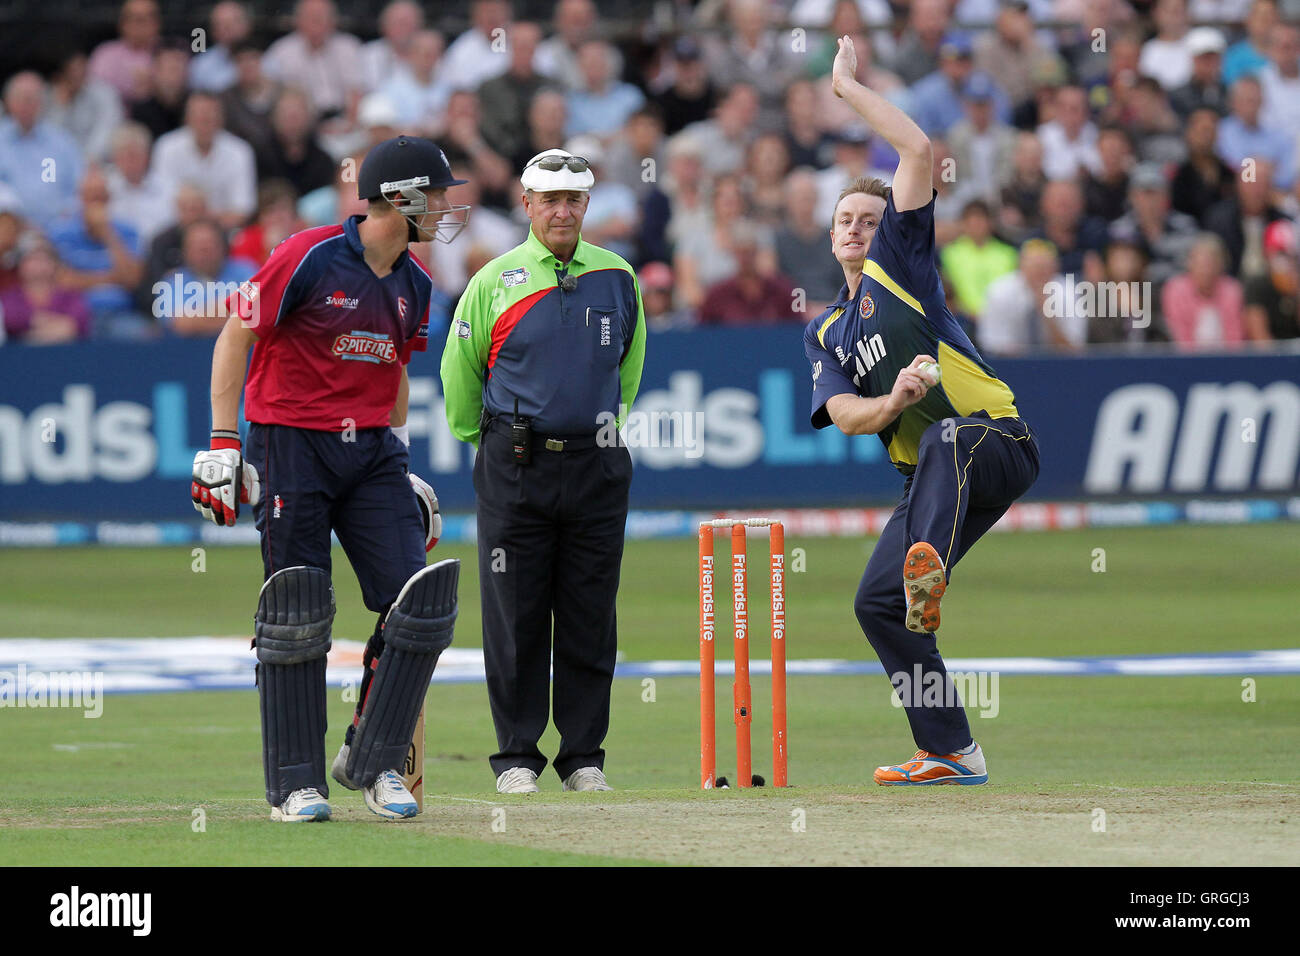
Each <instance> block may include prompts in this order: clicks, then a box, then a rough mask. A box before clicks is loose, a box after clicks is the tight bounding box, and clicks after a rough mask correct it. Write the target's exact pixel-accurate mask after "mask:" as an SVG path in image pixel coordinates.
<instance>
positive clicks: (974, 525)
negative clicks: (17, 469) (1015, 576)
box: [853, 413, 1039, 754]
mask: <svg viewBox="0 0 1300 956" xmlns="http://www.w3.org/2000/svg"><path fill="white" fill-rule="evenodd" d="M1038 466H1039V453H1038V442H1037V440H1036V439H1035V438H1034V435H1033V432H1032V431H1030V429H1029V426H1028V425H1027V424H1026V423H1025V422H1024V420H1023V419H1020V418H996V419H994V418H989V417H988V416H987V415H985V414H983V413H976V414H975V415H973V416H970V417H966V418H951V419H945V420H944V421H939V422H935V423H934V424H933V425H931V426H930V427H929V428H927V429H926V430H925V432H924V434H923V435H922V436H921V444H920V452H919V455H918V457H917V465H916V470H915V472H913V474H912V475H910V476H909V477H908V479H907V483H906V484H905V485H904V486H903V497H902V499H901V500H900V501H899V503H898V506H897V507H896V508H895V509H894V513H893V514H892V515H891V516H890V518H889V523H888V524H887V525H885V530H884V531H883V532H882V533H881V535H880V540H879V541H878V542H876V547H875V550H874V551H873V552H872V553H871V558H870V560H869V561H868V562H867V569H866V571H865V572H864V574H863V575H862V583H861V584H860V585H859V586H858V593H857V596H856V597H855V599H854V602H853V608H854V611H855V612H856V613H857V617H858V623H859V624H861V625H862V630H863V632H864V633H865V634H866V636H867V640H868V641H870V642H871V646H872V647H873V648H874V649H875V651H876V654H877V655H878V656H879V657H880V663H881V664H882V665H884V668H885V674H886V676H887V677H889V679H890V682H891V683H892V684H893V685H894V686H895V688H898V687H899V686H900V683H901V682H900V681H899V679H898V677H897V676H896V675H904V676H905V677H906V680H907V682H908V683H909V684H911V685H912V686H915V678H916V673H917V672H916V670H915V668H916V666H917V665H919V666H920V673H921V674H922V675H923V676H922V680H923V681H926V685H927V686H928V685H929V684H928V681H932V680H934V678H928V675H930V674H938V675H940V679H941V680H942V683H943V687H944V693H943V695H942V700H943V701H944V702H945V704H935V703H926V704H924V705H921V706H918V702H917V701H916V700H915V699H913V700H909V699H908V698H909V697H911V696H912V695H906V694H905V695H902V696H903V698H904V707H905V709H906V711H907V719H908V722H909V723H910V724H911V727H912V736H913V737H914V738H915V740H916V745H917V747H918V748H919V749H921V750H928V751H930V752H931V753H937V754H947V753H952V752H953V751H955V750H960V749H962V748H963V747H966V746H967V745H969V744H970V742H971V731H970V724H969V723H968V722H967V720H966V711H965V708H964V707H963V706H962V704H961V702H960V699H959V698H958V696H957V693H956V689H955V688H954V687H953V684H952V679H951V678H950V677H949V676H948V672H947V669H946V668H945V667H944V663H943V658H942V657H941V656H940V654H939V649H938V644H937V641H936V640H935V635H933V634H917V633H916V632H914V631H909V630H908V629H907V626H906V625H905V624H904V619H905V616H906V611H907V596H906V593H905V592H904V590H903V561H904V559H905V558H906V556H907V551H908V549H909V548H910V547H911V546H912V545H913V544H915V543H916V542H918V541H925V542H928V543H929V544H931V545H933V546H934V547H935V549H936V550H937V551H938V552H939V557H940V558H942V559H943V563H944V567H945V568H946V569H947V573H948V576H949V577H951V574H952V568H953V566H954V565H956V564H957V562H958V561H960V560H961V558H962V556H963V555H965V554H966V552H967V551H969V550H970V547H971V545H973V544H974V543H975V542H976V541H978V540H979V539H980V537H981V536H983V534H984V533H985V532H986V531H988V530H989V529H990V528H992V527H993V525H994V524H996V523H997V521H998V519H999V518H1001V517H1002V516H1003V515H1004V514H1005V513H1006V511H1007V508H1009V507H1010V506H1011V503H1012V502H1014V501H1015V500H1016V499H1017V498H1019V497H1020V496H1021V495H1023V494H1024V493H1025V492H1026V491H1027V490H1028V489H1029V487H1030V486H1031V485H1032V484H1033V483H1034V481H1035V480H1036V479H1037V478H1038ZM927 678H928V680H927ZM916 696H919V695H916ZM951 701H957V703H956V705H955V706H953V705H951V704H950V703H946V702H951Z"/></svg>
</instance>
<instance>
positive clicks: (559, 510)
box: [442, 149, 646, 793]
mask: <svg viewBox="0 0 1300 956" xmlns="http://www.w3.org/2000/svg"><path fill="white" fill-rule="evenodd" d="M594 181H595V176H594V175H593V173H592V171H591V169H590V168H589V164H588V162H587V160H586V159H584V158H583V157H580V156H574V155H573V154H572V153H568V152H565V151H564V150H561V149H549V150H545V151H543V152H541V153H539V154H538V155H537V156H534V157H533V158H532V159H531V160H530V161H529V162H528V163H527V164H526V166H525V167H524V170H523V174H522V175H521V177H520V182H521V184H522V186H523V189H524V192H523V195H522V197H521V199H522V202H523V208H524V210H525V212H526V213H527V215H528V220H529V223H530V227H529V231H528V238H527V239H526V240H525V241H524V242H523V243H522V244H520V245H518V246H516V247H515V248H514V249H512V250H510V251H509V252H507V253H506V254H505V255H503V256H501V257H499V258H497V259H494V260H492V261H491V262H489V263H488V264H487V265H485V266H484V267H483V268H482V269H481V270H479V272H478V273H477V274H475V275H474V277H473V278H472V279H471V280H470V282H469V285H468V287H467V288H466V289H465V293H464V295H463V296H462V298H461V300H460V302H459V304H458V305H457V307H456V314H455V318H454V319H453V321H452V325H451V329H450V331H449V332H448V335H447V347H446V349H445V350H444V352H443V357H442V384H443V393H444V395H445V397H446V407H447V422H448V424H449V425H450V427H451V431H452V434H454V435H455V436H456V437H457V438H459V439H460V440H461V441H466V442H471V443H473V444H475V445H477V446H478V454H477V455H476V457H475V459H474V490H475V493H476V496H477V508H478V561H479V581H480V590H481V593H482V600H483V656H484V663H485V665H486V669H487V683H488V698H489V701H490V703H491V707H492V720H493V722H494V723H495V725H496V732H497V746H498V748H499V749H498V751H497V752H496V753H495V754H493V755H492V757H491V759H490V763H491V766H492V770H493V772H494V773H495V774H496V775H497V790H498V791H499V792H501V793H535V792H537V790H538V787H537V778H538V775H539V774H540V773H541V772H542V770H543V769H544V768H545V767H546V757H545V756H543V755H542V752H541V751H540V750H539V749H538V747H537V741H538V740H539V739H540V738H541V735H542V732H543V731H544V730H545V729H546V723H547V717H548V706H549V702H550V698H551V693H550V673H551V667H552V655H553V659H554V671H555V693H554V700H555V726H556V728H557V729H558V730H559V732H560V738H561V739H560V749H559V752H558V753H557V754H556V756H555V760H554V763H553V766H554V767H555V770H556V772H557V773H558V774H559V776H560V779H561V780H562V781H563V786H564V789H565V790H608V789H610V787H609V786H608V784H606V782H605V775H604V762H605V751H604V750H603V749H602V745H603V742H604V739H605V734H606V732H607V730H608V729H609V695H610V687H611V683H612V681H613V676H614V656H615V652H616V649H617V628H616V623H615V611H614V604H615V597H616V595H617V592H618V580H619V566H620V564H621V562H622V558H623V536H624V528H625V524H626V521H627V507H628V488H629V486H630V485H631V481H632V459H631V456H630V455H629V454H628V450H627V448H626V446H625V445H624V444H623V442H622V441H621V440H620V439H619V437H618V434H617V431H616V429H615V428H614V427H612V426H611V425H610V424H609V423H610V422H612V421H617V422H620V423H621V422H622V421H623V419H624V417H625V413H626V410H627V409H628V408H630V407H631V405H632V402H633V400H634V399H635V398H636V392H637V388H638V386H639V385H640V382H641V367H642V364H643V361H644V358H645V335H646V326H645V313H644V311H643V308H642V304H641V292H640V289H639V288H638V287H637V282H636V274H635V273H634V272H633V271H632V267H631V266H630V265H628V263H627V262H626V261H624V260H623V259H622V258H621V257H619V256H617V255H615V254H614V253H612V252H609V251H608V250H606V249H602V248H600V247H598V246H593V245H591V244H590V243H587V242H584V241H583V239H582V234H581V230H582V218H583V215H584V214H585V213H586V211H587V202H588V200H589V198H590V192H589V191H590V189H591V187H592V185H593V183H594ZM552 629H553V630H552ZM552 634H553V635H554V645H553V646H552Z"/></svg>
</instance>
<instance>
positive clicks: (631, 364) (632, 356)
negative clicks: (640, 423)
mask: <svg viewBox="0 0 1300 956" xmlns="http://www.w3.org/2000/svg"><path fill="white" fill-rule="evenodd" d="M632 288H633V289H635V290H636V328H635V329H633V331H632V341H631V342H629V343H628V346H627V352H626V353H625V354H624V355H623V361H622V362H621V363H619V368H618V380H619V385H620V386H621V388H622V399H623V406H624V407H625V408H627V409H629V410H631V408H632V403H633V402H635V401H636V393H637V389H639V388H640V387H641V372H642V370H643V369H644V368H645V306H644V305H643V304H642V302H641V284H640V283H639V282H637V280H636V273H633V274H632ZM625 417H626V416H623V417H620V418H619V421H618V427H619V428H622V427H623V422H624V418H625Z"/></svg>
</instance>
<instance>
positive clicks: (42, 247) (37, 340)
mask: <svg viewBox="0 0 1300 956" xmlns="http://www.w3.org/2000/svg"><path fill="white" fill-rule="evenodd" d="M0 314H3V316H4V328H5V332H6V333H8V336H9V339H10V341H19V342H26V343H28V344H29V345H53V344H57V343H59V342H71V341H72V340H74V339H84V338H86V337H87V336H89V334H90V308H89V306H87V305H86V300H85V298H84V297H83V296H82V295H81V293H80V292H78V291H77V290H76V289H73V288H71V287H70V286H66V285H63V284H61V283H60V282H59V257H58V255H57V254H56V253H55V251H54V247H53V246H51V245H50V244H49V243H48V242H46V241H44V240H39V241H37V242H34V243H32V244H31V245H29V246H28V248H27V249H26V250H25V251H24V252H23V253H22V258H21V260H20V261H19V263H18V284H17V285H16V286H14V287H13V288H10V289H7V290H6V291H5V292H3V293H0Z"/></svg>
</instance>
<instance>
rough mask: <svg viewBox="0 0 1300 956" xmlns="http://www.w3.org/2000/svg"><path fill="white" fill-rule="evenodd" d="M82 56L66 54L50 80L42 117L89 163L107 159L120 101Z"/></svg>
mask: <svg viewBox="0 0 1300 956" xmlns="http://www.w3.org/2000/svg"><path fill="white" fill-rule="evenodd" d="M88 62H89V61H88V60H87V58H86V54H84V53H82V52H81V51H80V50H74V51H73V52H72V53H69V54H68V55H67V57H66V58H65V59H64V61H63V63H62V64H61V65H60V66H59V70H58V72H57V73H55V74H54V77H53V79H52V80H51V81H50V105H49V111H48V112H47V113H46V118H47V119H48V120H49V121H50V122H51V123H54V124H56V125H58V126H62V127H63V128H64V129H65V130H67V131H68V132H69V133H71V134H72V136H73V138H74V139H75V140H76V141H77V142H78V143H80V144H81V150H82V152H83V153H84V154H85V156H86V158H87V159H89V160H91V161H92V162H96V161H99V160H102V159H104V158H106V157H107V156H108V141H109V139H110V137H112V135H113V130H114V129H116V128H117V125H118V124H119V123H120V122H122V117H123V111H122V99H121V97H119V96H118V95H117V90H115V89H113V88H112V87H111V86H109V85H108V84H107V83H105V82H104V81H103V80H96V79H94V78H92V77H91V76H90V75H89V72H88V70H87V63H88Z"/></svg>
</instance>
